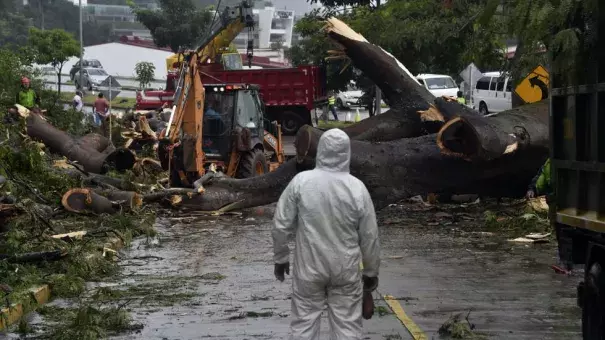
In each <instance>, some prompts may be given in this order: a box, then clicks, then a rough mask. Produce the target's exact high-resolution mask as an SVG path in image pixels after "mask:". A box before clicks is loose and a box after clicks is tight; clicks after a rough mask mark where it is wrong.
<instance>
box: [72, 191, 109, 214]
mask: <svg viewBox="0 0 605 340" xmlns="http://www.w3.org/2000/svg"><path fill="white" fill-rule="evenodd" d="M61 204H62V205H63V207H64V208H65V210H67V211H70V212H73V213H77V214H83V213H95V214H114V213H116V212H118V211H119V208H120V206H119V204H116V203H114V202H112V201H111V200H109V199H108V198H106V197H103V196H101V195H99V194H97V193H96V192H94V190H92V189H88V188H75V189H71V190H69V191H67V192H66V193H65V194H64V195H63V198H62V199H61Z"/></svg>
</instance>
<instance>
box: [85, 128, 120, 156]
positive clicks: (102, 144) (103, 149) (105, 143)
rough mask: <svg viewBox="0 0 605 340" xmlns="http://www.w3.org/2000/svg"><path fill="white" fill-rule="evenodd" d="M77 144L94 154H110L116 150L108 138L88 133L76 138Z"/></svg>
mask: <svg viewBox="0 0 605 340" xmlns="http://www.w3.org/2000/svg"><path fill="white" fill-rule="evenodd" d="M78 144H79V145H81V146H82V147H85V148H87V149H92V150H94V151H96V152H100V153H104V154H111V153H112V152H114V151H115V150H116V148H115V146H113V144H112V143H111V141H110V140H109V138H107V137H105V136H102V135H100V134H98V133H89V134H87V135H84V136H82V137H80V138H78Z"/></svg>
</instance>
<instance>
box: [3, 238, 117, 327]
mask: <svg viewBox="0 0 605 340" xmlns="http://www.w3.org/2000/svg"><path fill="white" fill-rule="evenodd" d="M123 247H124V242H122V240H121V239H119V238H117V237H114V238H111V239H109V241H107V242H106V243H105V244H104V245H103V253H102V255H101V256H105V255H106V254H107V253H110V252H115V251H117V250H119V249H121V248H123ZM91 255H92V254H91ZM112 257H113V256H112ZM113 258H115V257H113ZM50 296H51V291H50V285H48V284H44V285H41V286H38V287H34V288H31V289H30V290H29V294H28V298H29V301H21V302H17V303H13V304H11V305H10V307H5V308H2V309H0V331H3V330H6V329H8V327H10V326H11V325H14V324H15V323H17V322H19V320H21V318H22V317H24V316H25V315H27V314H29V313H31V312H33V311H35V310H36V309H38V307H40V306H42V305H44V304H46V303H47V302H49V301H50Z"/></svg>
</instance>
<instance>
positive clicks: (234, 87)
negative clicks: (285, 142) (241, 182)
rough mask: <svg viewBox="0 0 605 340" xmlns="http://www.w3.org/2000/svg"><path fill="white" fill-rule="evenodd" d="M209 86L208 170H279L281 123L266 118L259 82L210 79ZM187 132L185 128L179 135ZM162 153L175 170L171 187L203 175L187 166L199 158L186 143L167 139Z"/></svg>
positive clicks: (235, 173) (238, 173)
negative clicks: (222, 81) (236, 82)
mask: <svg viewBox="0 0 605 340" xmlns="http://www.w3.org/2000/svg"><path fill="white" fill-rule="evenodd" d="M204 90H205V96H204V114H203V118H202V151H203V153H204V168H205V170H206V172H207V171H209V169H210V168H211V167H212V168H213V169H214V171H218V172H223V173H225V174H227V175H228V176H231V177H236V178H249V177H254V176H259V175H262V174H265V173H267V172H269V171H273V170H275V169H276V168H277V167H278V166H279V164H281V162H283V160H284V155H283V149H282V142H281V127H280V126H279V124H277V122H270V121H268V120H267V119H266V117H265V114H264V104H263V103H262V102H261V100H260V96H259V88H258V86H257V85H251V84H242V83H240V84H225V83H217V84H208V83H207V84H204ZM163 135H164V133H161V136H163ZM183 137H184V136H183V132H182V131H181V133H180V136H179V139H180V140H182V139H183ZM171 154H172V157H171ZM158 156H159V159H160V161H161V163H162V167H163V168H164V169H165V170H169V169H170V170H171V173H170V183H171V186H175V187H190V186H192V184H193V182H195V181H196V180H197V179H198V178H199V174H197V173H193V172H188V171H186V169H189V168H190V167H191V164H192V162H194V161H195V159H194V157H192V155H191V152H187V150H186V147H184V145H181V144H180V143H176V145H173V146H170V143H169V142H168V141H167V140H164V139H162V140H160V145H159V147H158Z"/></svg>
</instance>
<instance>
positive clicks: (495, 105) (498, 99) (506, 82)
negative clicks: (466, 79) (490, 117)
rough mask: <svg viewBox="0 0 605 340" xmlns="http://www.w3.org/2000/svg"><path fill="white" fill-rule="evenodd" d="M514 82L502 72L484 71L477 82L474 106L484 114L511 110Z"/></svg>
mask: <svg viewBox="0 0 605 340" xmlns="http://www.w3.org/2000/svg"><path fill="white" fill-rule="evenodd" d="M512 83H513V82H512V80H511V79H510V78H509V77H508V76H506V75H504V74H503V73H502V72H487V73H484V74H483V77H481V78H480V79H479V80H478V81H477V83H476V84H475V89H474V91H473V104H474V108H475V109H478V110H479V112H480V113H481V114H483V115H487V114H490V113H496V112H500V111H505V110H510V109H511V108H512V107H513V104H512Z"/></svg>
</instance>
